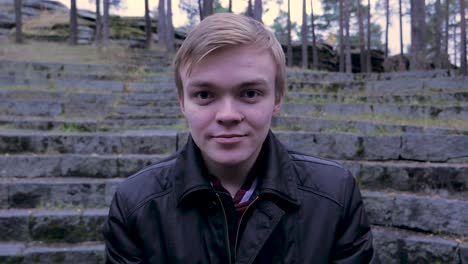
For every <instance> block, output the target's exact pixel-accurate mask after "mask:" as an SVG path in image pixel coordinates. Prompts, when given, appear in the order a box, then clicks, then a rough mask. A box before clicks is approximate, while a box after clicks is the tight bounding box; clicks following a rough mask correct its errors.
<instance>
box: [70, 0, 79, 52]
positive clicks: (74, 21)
mask: <svg viewBox="0 0 468 264" xmlns="http://www.w3.org/2000/svg"><path fill="white" fill-rule="evenodd" d="M69 41H70V45H77V44H78V14H77V10H76V0H71V1H70V39H69Z"/></svg>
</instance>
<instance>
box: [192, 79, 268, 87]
mask: <svg viewBox="0 0 468 264" xmlns="http://www.w3.org/2000/svg"><path fill="white" fill-rule="evenodd" d="M266 84H267V81H266V80H265V79H263V78H258V79H251V80H247V81H243V82H239V83H237V84H236V85H235V86H236V87H240V88H243V87H248V86H261V85H266ZM187 86H188V87H199V88H216V87H217V84H216V83H213V82H210V81H206V80H193V81H190V82H189V83H188V85H187Z"/></svg>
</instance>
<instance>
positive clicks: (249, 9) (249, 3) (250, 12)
mask: <svg viewBox="0 0 468 264" xmlns="http://www.w3.org/2000/svg"><path fill="white" fill-rule="evenodd" d="M246 15H247V16H248V17H253V16H254V11H253V6H252V0H247V12H246Z"/></svg>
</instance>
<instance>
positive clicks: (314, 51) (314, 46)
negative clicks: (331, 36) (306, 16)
mask: <svg viewBox="0 0 468 264" xmlns="http://www.w3.org/2000/svg"><path fill="white" fill-rule="evenodd" d="M312 2H313V0H310V23H311V26H312V64H313V66H314V69H315V70H318V52H317V40H316V38H315V21H314V5H313V4H312Z"/></svg>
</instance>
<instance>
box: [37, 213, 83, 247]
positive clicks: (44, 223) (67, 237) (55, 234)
mask: <svg viewBox="0 0 468 264" xmlns="http://www.w3.org/2000/svg"><path fill="white" fill-rule="evenodd" d="M29 230H30V235H31V238H32V239H33V240H40V241H44V242H66V243H76V242H80V241H86V239H87V236H88V234H87V233H86V226H85V224H84V222H83V221H82V218H81V212H80V211H78V210H77V211H39V212H35V213H33V214H32V217H31V219H30V221H29Z"/></svg>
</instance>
